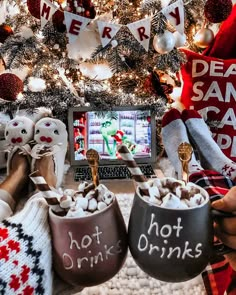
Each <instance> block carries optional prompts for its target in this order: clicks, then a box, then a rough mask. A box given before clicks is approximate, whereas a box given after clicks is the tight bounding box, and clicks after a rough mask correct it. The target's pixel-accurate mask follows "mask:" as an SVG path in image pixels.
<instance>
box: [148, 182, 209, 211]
mask: <svg viewBox="0 0 236 295" xmlns="http://www.w3.org/2000/svg"><path fill="white" fill-rule="evenodd" d="M149 195H150V196H143V198H144V200H145V201H147V202H150V203H153V204H155V205H157V206H160V207H164V208H171V209H188V208H193V207H197V206H200V205H201V204H203V203H204V202H205V201H206V196H205V195H203V194H202V192H201V190H200V189H199V187H197V186H196V185H195V184H194V183H192V182H188V183H187V184H185V183H184V182H183V181H180V180H176V179H174V178H163V179H158V178H157V179H155V180H154V181H152V182H150V188H149Z"/></svg>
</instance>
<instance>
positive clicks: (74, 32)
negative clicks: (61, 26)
mask: <svg viewBox="0 0 236 295" xmlns="http://www.w3.org/2000/svg"><path fill="white" fill-rule="evenodd" d="M64 15H65V23H66V30H67V34H68V38H69V43H73V42H75V40H76V39H77V38H78V36H79V34H80V32H81V31H82V30H84V29H85V27H86V26H87V24H88V23H89V22H90V21H91V19H90V18H87V17H83V16H80V15H77V14H74V13H70V12H67V11H65V12H64Z"/></svg>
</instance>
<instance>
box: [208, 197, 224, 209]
mask: <svg viewBox="0 0 236 295" xmlns="http://www.w3.org/2000/svg"><path fill="white" fill-rule="evenodd" d="M211 206H212V207H213V208H215V209H218V210H221V209H223V208H224V207H225V205H224V201H223V199H221V200H217V201H214V202H213V203H212V204H211Z"/></svg>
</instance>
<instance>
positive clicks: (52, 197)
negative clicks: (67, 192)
mask: <svg viewBox="0 0 236 295" xmlns="http://www.w3.org/2000/svg"><path fill="white" fill-rule="evenodd" d="M29 176H30V179H31V180H32V181H33V183H34V184H35V186H36V188H37V189H38V190H39V191H40V192H42V193H43V195H44V196H45V200H46V201H47V203H48V205H49V206H50V207H51V208H52V210H53V211H55V212H62V211H64V210H63V209H62V208H61V207H60V202H59V200H58V197H59V195H58V194H57V193H55V192H53V191H52V190H51V188H50V187H49V185H48V184H47V182H46V180H45V179H44V177H43V176H42V175H41V174H40V173H39V171H38V170H37V171H34V172H32V173H31V174H30V175H29Z"/></svg>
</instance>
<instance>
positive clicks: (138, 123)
mask: <svg viewBox="0 0 236 295" xmlns="http://www.w3.org/2000/svg"><path fill="white" fill-rule="evenodd" d="M68 124H69V126H68V127H69V138H70V140H69V148H70V160H71V165H83V164H87V161H86V151H87V150H88V149H95V150H96V151H97V152H98V153H99V156H100V164H101V165H102V164H108V165H109V164H123V162H122V160H121V158H120V156H119V154H118V153H117V149H116V148H117V145H119V144H121V143H124V144H126V145H127V147H128V149H129V150H130V152H131V153H132V155H133V157H134V158H135V160H136V161H137V162H139V163H151V162H154V161H155V158H156V141H155V139H156V135H155V130H156V128H155V126H156V125H155V117H154V116H153V114H152V112H151V110H147V109H146V108H144V106H139V107H136V106H135V107H127V106H126V107H117V108H113V109H112V110H111V111H97V110H92V109H91V108H70V109H69V117H68Z"/></svg>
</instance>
